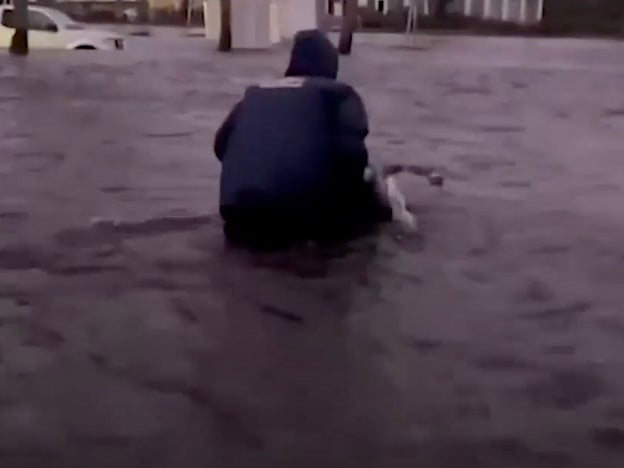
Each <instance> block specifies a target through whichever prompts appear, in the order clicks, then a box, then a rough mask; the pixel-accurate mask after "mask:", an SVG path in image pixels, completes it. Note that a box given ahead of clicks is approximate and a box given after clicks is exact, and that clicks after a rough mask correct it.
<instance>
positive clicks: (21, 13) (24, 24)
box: [9, 0, 28, 55]
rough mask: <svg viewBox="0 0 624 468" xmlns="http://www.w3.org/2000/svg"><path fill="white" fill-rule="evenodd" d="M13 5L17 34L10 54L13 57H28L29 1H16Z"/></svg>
mask: <svg viewBox="0 0 624 468" xmlns="http://www.w3.org/2000/svg"><path fill="white" fill-rule="evenodd" d="M13 4H14V13H13V21H14V22H15V23H14V25H15V32H14V33H13V37H12V38H11V45H10V46H9V52H10V53H11V54H13V55H28V0H14V2H13Z"/></svg>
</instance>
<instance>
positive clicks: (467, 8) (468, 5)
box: [464, 0, 472, 16]
mask: <svg viewBox="0 0 624 468" xmlns="http://www.w3.org/2000/svg"><path fill="white" fill-rule="evenodd" d="M470 13H472V0H464V16H470Z"/></svg>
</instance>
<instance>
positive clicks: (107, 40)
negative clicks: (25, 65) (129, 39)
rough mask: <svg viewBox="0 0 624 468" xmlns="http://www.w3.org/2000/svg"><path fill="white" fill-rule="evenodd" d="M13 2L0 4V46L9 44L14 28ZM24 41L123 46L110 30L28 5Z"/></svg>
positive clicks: (48, 45) (47, 45)
mask: <svg viewBox="0 0 624 468" xmlns="http://www.w3.org/2000/svg"><path fill="white" fill-rule="evenodd" d="M15 26H16V23H15V10H14V9H13V5H10V4H8V5H7V4H4V5H0V48H2V49H6V48H8V47H9V46H10V44H11V38H12V37H13V33H14V32H15ZM28 45H29V47H30V48H32V49H91V50H96V49H97V50H123V49H124V46H125V44H124V39H123V37H122V36H121V35H119V34H118V33H114V32H108V31H101V30H98V29H95V28H92V27H90V26H87V25H85V24H81V23H77V22H75V21H74V20H72V19H71V18H70V17H69V16H67V15H66V14H65V13H63V12H62V11H59V10H56V9H54V8H48V7H42V6H35V5H29V6H28Z"/></svg>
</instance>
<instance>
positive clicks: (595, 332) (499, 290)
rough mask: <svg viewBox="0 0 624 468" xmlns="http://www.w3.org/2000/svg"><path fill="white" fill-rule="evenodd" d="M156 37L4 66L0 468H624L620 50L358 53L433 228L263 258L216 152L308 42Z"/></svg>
mask: <svg viewBox="0 0 624 468" xmlns="http://www.w3.org/2000/svg"><path fill="white" fill-rule="evenodd" d="M135 41H136V42H135V43H131V44H134V48H133V49H131V50H130V51H128V52H127V53H124V54H70V53H58V54H33V55H32V56H31V57H29V58H28V59H27V60H25V61H19V60H13V59H10V58H9V57H7V56H3V57H2V58H3V65H2V69H1V70H0V115H1V116H2V122H3V124H2V129H1V130H0V136H1V139H0V154H1V156H0V195H1V196H0V466H1V467H2V468H39V467H45V468H57V467H58V468H61V467H62V468H73V467H76V468H83V467H87V466H89V467H94V468H95V467H100V466H102V467H111V466H114V467H116V468H126V467H128V468H130V467H132V468H134V467H137V466H149V467H150V468H159V467H162V468H165V467H166V468H169V467H173V466H187V467H205V466H215V467H217V466H219V467H226V466H227V467H253V468H257V467H260V466H266V467H281V466H284V467H298V468H299V467H301V468H304V467H315V468H317V467H341V468H342V467H350V466H353V467H358V468H363V467H384V468H395V467H396V468H398V467H414V466H421V467H427V468H430V467H444V468H448V467H457V468H459V467H461V468H470V467H479V468H484V467H496V468H503V467H505V468H507V467H531V468H533V467H589V466H601V467H619V466H621V460H622V456H623V453H624V393H623V391H624V372H623V371H624V315H623V314H624V310H623V309H622V299H623V298H624V293H623V292H622V285H623V284H624V267H623V264H624V263H623V262H624V244H623V240H624V204H623V203H622V200H623V199H624V197H623V193H624V176H623V174H624V159H622V148H624V98H623V94H622V89H623V85H624V67H623V66H622V65H621V64H620V62H621V57H622V53H623V52H624V48H623V47H624V46H623V45H622V44H618V43H605V42H584V41H565V42H547V41H536V40H517V39H501V40H493V39H475V38H472V39H465V38H450V39H448V38H439V39H431V40H427V41H426V47H425V50H420V51H411V50H406V49H403V48H390V47H381V46H375V45H361V46H359V47H358V48H357V49H356V54H355V56H353V57H351V58H349V59H346V60H345V61H344V70H343V76H344V77H345V78H346V79H348V80H350V81H352V82H354V83H355V84H356V85H357V86H358V88H359V89H360V90H361V92H362V94H363V96H364V97H365V100H366V102H367V104H368V106H369V108H370V113H371V120H372V126H373V134H372V135H371V138H370V146H371V149H372V151H373V152H374V153H375V154H376V155H378V157H379V158H380V159H381V160H382V161H383V162H385V163H394V162H401V163H408V164H409V163H433V164H435V165H437V166H439V167H440V168H441V170H442V171H443V172H444V173H445V175H446V176H447V186H446V188H445V189H444V190H443V191H438V190H432V189H431V188H430V187H428V186H427V185H426V184H425V183H424V182H423V181H422V180H420V179H417V178H410V177H409V176H405V177H404V178H402V180H401V183H402V185H403V187H404V189H405V192H406V193H407V195H408V199H409V202H410V204H411V205H412V206H413V207H414V210H415V212H416V213H417V215H418V216H419V218H420V221H421V223H422V226H423V236H422V238H413V237H412V238H410V237H401V236H397V234H398V233H397V231H396V230H395V229H393V228H392V227H387V228H386V229H384V230H383V231H382V232H381V233H380V234H379V235H377V236H371V237H370V238H366V239H360V240H358V241H355V242H353V243H352V244H350V245H348V246H345V247H343V248H335V249H333V250H319V249H312V248H311V249H308V250H299V251H291V252H286V253H281V254H273V255H265V256H258V255H251V254H246V253H243V252H237V251H232V250H228V249H227V248H226V247H225V246H224V244H223V242H222V239H221V231H220V222H219V219H218V217H217V216H216V213H217V184H218V173H219V166H218V164H217V162H216V161H215V160H214V159H213V157H212V155H211V144H212V138H213V133H214V131H215V129H216V126H217V125H218V124H219V122H220V120H221V119H222V118H223V116H224V114H225V112H226V110H227V109H228V107H229V106H230V105H231V104H232V103H233V102H234V101H235V99H236V98H237V97H238V96H239V95H240V93H241V91H242V88H243V87H244V85H246V84H247V83H250V82H253V81H255V80H258V79H262V78H266V77H270V76H272V75H274V74H276V73H279V72H280V71H281V68H282V67H283V65H284V64H285V62H286V54H285V52H283V51H281V52H280V51H276V52H273V53H265V54H249V53H246V54H235V55H232V56H228V57H224V56H217V55H215V54H213V53H212V51H211V47H212V46H210V45H209V44H207V43H204V42H203V41H201V40H190V39H179V38H178V39H173V38H171V39H165V38H163V39H151V40H150V39H136V40H135ZM96 218H97V219H96ZM110 220H116V223H111V222H109V221H110Z"/></svg>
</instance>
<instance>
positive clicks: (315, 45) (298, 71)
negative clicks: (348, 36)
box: [286, 29, 338, 79]
mask: <svg viewBox="0 0 624 468" xmlns="http://www.w3.org/2000/svg"><path fill="white" fill-rule="evenodd" d="M286 76H316V77H323V78H331V79H336V77H337V76H338V51H337V50H336V48H335V47H334V45H333V44H332V43H331V41H330V40H329V39H328V38H327V36H326V35H325V34H324V33H323V32H322V31H319V30H318V29H310V30H305V31H299V32H298V33H297V34H296V35H295V43H294V45H293V48H292V52H291V54H290V64H289V65H288V69H287V70H286Z"/></svg>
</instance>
